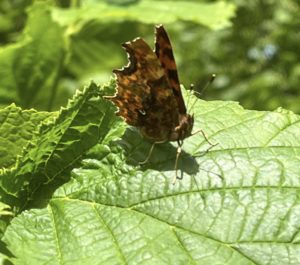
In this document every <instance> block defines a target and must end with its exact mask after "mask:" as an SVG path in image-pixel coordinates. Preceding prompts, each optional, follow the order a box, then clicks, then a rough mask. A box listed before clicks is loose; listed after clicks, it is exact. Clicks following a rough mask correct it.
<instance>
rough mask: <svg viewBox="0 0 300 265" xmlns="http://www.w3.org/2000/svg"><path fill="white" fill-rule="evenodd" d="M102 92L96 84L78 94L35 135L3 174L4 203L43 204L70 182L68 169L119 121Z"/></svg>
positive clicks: (18, 207)
mask: <svg viewBox="0 0 300 265" xmlns="http://www.w3.org/2000/svg"><path fill="white" fill-rule="evenodd" d="M99 93H100V88H99V87H97V86H96V85H95V84H94V83H92V84H91V85H90V86H89V87H87V88H86V89H85V90H84V91H83V92H80V91H78V93H77V94H76V95H75V96H74V98H73V99H72V100H71V101H70V102H69V104H68V106H67V107H66V108H63V109H62V110H61V111H60V113H59V114H58V117H57V118H56V119H55V120H53V121H51V122H45V123H43V124H42V125H41V126H40V127H39V130H38V131H37V132H34V134H33V137H32V139H31V141H29V143H28V144H27V146H26V148H25V149H24V150H23V152H22V155H21V156H20V159H19V160H18V161H17V164H16V166H15V167H14V168H12V169H10V170H6V171H4V172H2V175H1V178H0V181H1V189H3V190H1V197H2V200H3V201H4V202H5V203H7V204H8V205H10V206H14V207H16V211H17V210H19V209H20V208H24V207H25V206H26V207H28V203H29V202H33V203H34V204H36V203H38V204H41V203H43V200H45V199H47V194H48V193H49V194H50V195H51V192H52V189H53V188H55V187H56V186H57V185H59V183H62V182H64V181H66V180H67V179H68V169H69V168H72V166H74V164H75V163H76V162H77V161H78V160H79V159H80V158H81V156H82V155H83V154H84V153H85V152H86V151H87V150H89V149H90V148H91V147H92V146H94V145H95V144H96V143H97V142H98V141H103V139H104V138H105V137H106V136H107V133H108V131H109V129H110V126H111V124H113V123H114V122H115V121H116V119H115V118H112V113H113V108H112V107H111V105H110V104H109V103H108V102H107V101H104V100H103V99H102V98H101V97H99ZM7 139H9V138H7ZM52 185H53V186H52ZM39 200H41V201H39Z"/></svg>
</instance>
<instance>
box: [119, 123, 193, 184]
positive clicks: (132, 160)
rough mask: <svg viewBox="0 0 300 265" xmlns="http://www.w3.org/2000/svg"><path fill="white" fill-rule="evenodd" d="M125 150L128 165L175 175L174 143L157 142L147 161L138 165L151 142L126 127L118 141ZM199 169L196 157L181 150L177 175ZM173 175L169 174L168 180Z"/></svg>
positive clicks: (191, 172) (136, 131)
mask: <svg viewBox="0 0 300 265" xmlns="http://www.w3.org/2000/svg"><path fill="white" fill-rule="evenodd" d="M118 144H119V145H121V146H122V147H123V148H124V149H125V152H126V157H127V159H126V162H127V163H128V164H130V165H133V166H137V167H140V169H141V170H147V169H153V170H157V171H162V172H165V171H168V172H170V173H171V174H174V175H175V169H174V166H175V159H176V154H177V147H176V145H172V144H171V143H170V142H166V143H162V144H157V145H155V148H154V150H153V153H152V154H151V157H150V158H149V161H147V163H145V164H143V165H140V162H141V161H143V160H145V159H146V157H147V156H148V154H149V151H150V149H151V146H152V143H151V142H148V141H147V140H145V139H144V138H143V137H142V136H141V135H140V133H139V132H138V130H137V129H135V128H132V127H131V128H128V129H127V130H126V132H125V134H124V135H123V137H122V140H120V141H119V142H118ZM198 171H199V164H198V163H197V161H196V159H195V158H194V157H193V156H191V155H190V154H188V153H186V152H185V151H184V146H183V150H182V152H181V155H180V158H179V161H178V176H179V177H180V178H181V177H182V176H183V173H187V174H192V175H194V174H196V173H197V172H198ZM172 178H173V175H172V176H170V182H171V180H172Z"/></svg>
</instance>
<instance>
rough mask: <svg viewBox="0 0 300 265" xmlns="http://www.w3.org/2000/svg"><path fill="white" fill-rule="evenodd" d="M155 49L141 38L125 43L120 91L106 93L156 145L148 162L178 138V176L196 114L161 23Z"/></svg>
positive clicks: (119, 113)
mask: <svg viewBox="0 0 300 265" xmlns="http://www.w3.org/2000/svg"><path fill="white" fill-rule="evenodd" d="M155 29H156V32H155V36H156V40H155V50H154V51H153V50H152V49H151V48H150V47H149V45H148V44H147V43H146V42H145V41H144V40H143V39H141V38H136V39H134V40H133V41H130V42H126V43H124V44H122V46H123V47H124V48H125V50H126V52H127V54H128V58H129V63H128V65H127V66H125V67H123V68H122V69H118V70H114V71H113V72H114V73H115V74H116V80H117V92H116V94H115V95H114V96H106V97H105V98H107V99H109V100H111V101H112V102H113V103H114V104H115V105H116V106H117V107H118V111H117V115H119V116H122V117H123V118H124V119H125V121H126V122H127V123H128V124H129V125H132V126H135V127H137V128H138V129H139V130H140V132H141V134H142V135H143V136H144V137H145V138H146V139H148V140H150V141H151V142H153V145H152V147H151V149H150V152H149V155H148V157H147V159H146V160H145V161H144V162H142V163H145V162H147V161H148V159H149V158H150V156H151V153H152V151H153V148H154V145H155V144H158V143H164V142H168V141H177V143H178V148H177V156H176V162H175V171H176V174H175V177H174V179H173V183H175V181H176V179H177V178H179V177H178V174H177V164H178V158H179V155H180V153H181V146H182V144H183V140H184V139H185V138H187V137H189V136H191V135H193V134H195V133H198V132H200V133H202V135H203V136H204V138H205V139H206V141H207V142H208V143H209V144H210V145H211V147H212V146H214V144H211V143H210V142H209V141H208V139H207V138H206V136H205V134H204V132H203V131H202V130H199V131H197V132H195V133H192V129H193V125H194V115H190V114H188V113H187V110H186V106H185V104H184V100H183V96H182V93H181V89H180V83H179V79H178V74H177V68H176V63H175V59H174V56H173V51H172V47H171V43H170V40H169V37H168V35H167V33H166V31H165V29H164V27H163V26H162V25H158V26H156V28H155Z"/></svg>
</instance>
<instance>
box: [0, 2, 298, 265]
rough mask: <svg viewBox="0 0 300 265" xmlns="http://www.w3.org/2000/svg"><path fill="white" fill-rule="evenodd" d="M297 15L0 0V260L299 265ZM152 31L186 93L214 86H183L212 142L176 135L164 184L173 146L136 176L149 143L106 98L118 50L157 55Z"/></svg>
mask: <svg viewBox="0 0 300 265" xmlns="http://www.w3.org/2000/svg"><path fill="white" fill-rule="evenodd" d="M299 9H300V8H299V4H298V2H297V1H292V0H287V1H275V0H274V1H272V0H262V1H251V2H246V1H239V0H235V1H230V3H228V2H225V1H153V0H140V1H138V0H126V1H124V0H106V1H95V0H86V1H79V0H77V1H76V0H72V1H68V0H60V1H54V0H48V1H32V0H27V1H22V0H16V1H8V0H3V1H1V2H0V44H1V48H0V104H1V109H0V124H1V126H0V167H1V170H0V199H1V201H0V234H1V242H0V263H2V264H11V263H13V264H190V263H193V264H234V265H235V264H243V265H244V264H268V265H269V264H272V265H273V264H274V265H275V264H299V263H300V256H299V253H300V249H299V246H300V245H299V228H300V227H299V224H300V219H299V218H300V214H299V209H300V200H299V187H300V180H299V176H300V168H299V163H300V152H299V139H300V127H299V126H300V122H299V121H300V118H299V116H298V115H296V114H295V113H293V112H292V111H291V110H293V111H294V112H299V111H300V108H299V102H298V101H299V99H298V98H299V89H298V81H299V76H300V70H299V69H300V68H299V63H298V61H299V60H298V56H299V38H300V36H299V34H298V28H299V16H298V15H297V14H298V12H299ZM158 23H163V24H164V25H165V28H166V29H167V31H168V32H169V34H170V37H171V40H172V44H173V48H174V52H175V57H176V59H177V63H178V68H179V75H180V77H181V81H182V82H183V83H184V84H185V86H186V87H188V86H189V84H190V83H194V84H195V87H196V89H197V90H198V91H201V88H202V87H203V86H204V85H205V83H206V82H207V80H208V79H209V77H210V74H212V73H216V74H217V79H216V81H215V82H214V83H213V84H212V86H211V87H210V88H209V89H208V90H206V91H205V94H204V95H202V96H201V97H203V98H207V99H219V101H203V100H198V101H197V100H195V98H194V97H193V96H191V95H188V96H187V95H186V92H185V90H184V89H183V92H184V94H185V96H187V97H189V102H195V103H194V104H191V105H190V108H191V109H190V111H191V112H193V113H194V114H195V126H194V130H195V131H196V130H197V129H200V128H201V129H203V130H204V132H205V134H206V135H207V137H208V138H209V139H210V141H212V142H215V143H218V145H217V146H215V147H214V148H213V149H211V150H210V151H209V152H208V153H206V152H205V150H207V148H208V143H207V142H206V141H205V140H204V139H203V138H202V137H201V136H199V135H196V136H194V137H190V138H188V139H186V140H185V143H184V151H183V153H182V156H181V158H180V161H179V169H180V172H181V174H182V176H183V180H181V181H177V183H176V184H175V185H172V184H171V179H172V178H173V176H174V158H175V156H176V144H173V143H166V144H163V145H159V146H158V147H157V148H156V149H155V151H154V155H153V156H152V158H151V160H150V163H148V164H146V165H145V166H142V167H141V166H139V163H138V162H139V161H141V160H143V159H144V157H145V154H147V152H148V151H149V148H150V146H151V144H150V143H148V142H147V141H145V139H143V138H142V137H141V136H140V134H139V133H138V132H137V130H135V129H134V128H128V126H127V125H126V124H125V122H124V121H123V120H122V119H120V118H118V117H117V116H116V115H115V114H114V112H115V108H114V107H113V105H112V104H111V103H110V102H108V101H106V100H104V99H103V98H102V96H103V95H107V94H112V93H113V92H114V88H115V84H114V81H113V80H111V71H112V69H115V68H120V67H122V66H123V65H124V64H126V63H127V58H126V55H125V52H124V51H123V50H122V49H121V46H120V43H122V42H124V41H128V40H131V39H133V38H135V37H137V36H141V37H143V38H144V39H146V41H147V42H148V43H149V44H150V45H153V44H152V43H153V25H154V24H158ZM91 79H92V80H93V81H94V82H90V80H91ZM108 81H109V82H108ZM103 84H104V85H103ZM82 87H84V88H82ZM78 89H79V90H78ZM226 100H236V101H239V102H240V104H241V105H242V106H244V107H245V108H251V109H256V110H272V111H254V110H246V109H244V108H242V107H241V106H239V105H238V104H237V103H235V102H229V101H226ZM191 106H192V107H191ZM279 106H283V107H284V108H287V109H290V110H286V109H284V108H281V107H279ZM278 107H279V108H278ZM32 108H34V109H32Z"/></svg>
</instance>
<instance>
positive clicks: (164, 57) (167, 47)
mask: <svg viewBox="0 0 300 265" xmlns="http://www.w3.org/2000/svg"><path fill="white" fill-rule="evenodd" d="M155 31H156V40H155V53H156V55H157V57H158V59H159V61H160V63H161V66H162V67H163V69H164V71H165V74H166V76H167V78H168V81H169V84H170V86H171V87H172V89H173V93H174V96H175V98H176V100H177V103H178V108H179V113H180V114H186V107H185V104H184V100H183V97H182V93H181V89H180V82H179V78H178V73H177V67H176V62H175V58H174V55H173V50H172V46H171V42H170V39H169V37H168V34H167V32H166V31H165V29H164V27H163V25H158V26H156V27H155Z"/></svg>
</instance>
